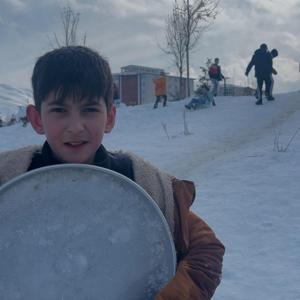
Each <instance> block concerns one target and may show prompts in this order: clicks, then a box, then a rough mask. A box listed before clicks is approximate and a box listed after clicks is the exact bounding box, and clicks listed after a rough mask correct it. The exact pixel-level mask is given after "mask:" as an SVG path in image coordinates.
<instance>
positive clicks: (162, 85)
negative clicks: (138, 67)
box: [153, 71, 167, 108]
mask: <svg viewBox="0 0 300 300" xmlns="http://www.w3.org/2000/svg"><path fill="white" fill-rule="evenodd" d="M153 83H154V85H155V96H156V100H155V103H154V106H153V108H157V106H158V103H159V102H160V98H161V97H162V98H163V99H164V102H163V106H167V81H166V76H165V72H163V71H162V72H160V76H159V77H158V78H156V79H153Z"/></svg>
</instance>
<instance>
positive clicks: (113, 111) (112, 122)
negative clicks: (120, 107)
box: [104, 105, 116, 133]
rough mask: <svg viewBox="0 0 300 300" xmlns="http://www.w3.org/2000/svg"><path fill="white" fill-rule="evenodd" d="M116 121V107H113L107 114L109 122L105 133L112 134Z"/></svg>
mask: <svg viewBox="0 0 300 300" xmlns="http://www.w3.org/2000/svg"><path fill="white" fill-rule="evenodd" d="M115 121H116V107H115V106H114V105H112V107H111V108H110V110H109V111H108V112H107V121H106V125H105V131H104V132H105V133H110V132H111V131H112V129H113V128H114V126H115Z"/></svg>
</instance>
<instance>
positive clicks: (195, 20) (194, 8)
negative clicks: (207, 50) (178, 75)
mask: <svg viewBox="0 0 300 300" xmlns="http://www.w3.org/2000/svg"><path fill="white" fill-rule="evenodd" d="M218 5H219V0H192V1H190V0H181V2H180V4H178V9H179V13H180V14H181V15H182V16H183V19H184V23H185V55H186V72H187V96H188V97H189V96H190V85H189V78H190V51H191V50H192V49H193V48H194V47H195V46H196V45H197V43H198V41H199V39H200V37H201V35H202V33H203V32H204V31H205V30H206V29H208V28H209V26H210V25H211V24H212V22H213V20H214V19H215V18H216V16H217V13H218V12H217V7H218Z"/></svg>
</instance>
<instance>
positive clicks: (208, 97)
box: [185, 83, 214, 109]
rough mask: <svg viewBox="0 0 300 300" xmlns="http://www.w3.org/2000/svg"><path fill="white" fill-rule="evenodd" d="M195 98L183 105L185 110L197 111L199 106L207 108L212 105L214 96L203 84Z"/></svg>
mask: <svg viewBox="0 0 300 300" xmlns="http://www.w3.org/2000/svg"><path fill="white" fill-rule="evenodd" d="M196 92H197V96H196V97H195V98H192V99H191V101H190V102H189V103H188V104H186V105H185V108H187V109H197V108H200V107H201V106H204V107H205V106H207V105H208V104H210V103H212V104H213V103H214V96H213V95H212V93H211V92H210V91H209V87H208V86H207V85H206V84H205V83H204V84H203V85H202V86H201V87H200V88H199V89H198V90H197V91H196Z"/></svg>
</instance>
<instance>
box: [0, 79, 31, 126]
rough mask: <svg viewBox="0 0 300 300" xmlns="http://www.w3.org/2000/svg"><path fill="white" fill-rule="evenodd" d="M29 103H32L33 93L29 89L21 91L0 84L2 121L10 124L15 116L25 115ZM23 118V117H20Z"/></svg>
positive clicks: (0, 115) (0, 117)
mask: <svg viewBox="0 0 300 300" xmlns="http://www.w3.org/2000/svg"><path fill="white" fill-rule="evenodd" d="M28 103H32V92H31V90H29V89H19V88H15V87H12V86H10V85H7V84H0V119H1V120H2V121H3V122H5V123H6V122H8V121H9V120H10V119H11V117H12V116H13V115H14V116H16V117H18V114H19V113H21V114H22V115H23V114H24V109H20V108H22V107H25V106H26V105H27V104H28ZM19 117H21V116H19Z"/></svg>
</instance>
